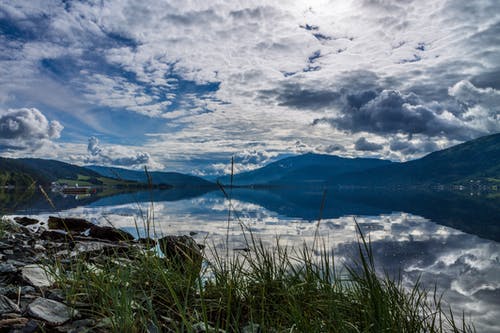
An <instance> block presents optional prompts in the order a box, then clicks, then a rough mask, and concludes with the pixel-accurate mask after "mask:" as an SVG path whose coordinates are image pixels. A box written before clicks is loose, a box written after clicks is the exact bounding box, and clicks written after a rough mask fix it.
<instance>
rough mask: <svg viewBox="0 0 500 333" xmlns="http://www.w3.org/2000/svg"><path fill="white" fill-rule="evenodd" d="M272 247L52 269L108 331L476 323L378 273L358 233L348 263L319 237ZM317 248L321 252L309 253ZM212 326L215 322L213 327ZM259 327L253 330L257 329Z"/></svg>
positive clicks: (132, 256)
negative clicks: (341, 264) (180, 260)
mask: <svg viewBox="0 0 500 333" xmlns="http://www.w3.org/2000/svg"><path fill="white" fill-rule="evenodd" d="M315 250H316V251H313V249H312V248H308V247H307V246H306V245H304V246H302V247H300V248H289V247H285V246H282V245H280V242H279V240H276V244H275V245H274V246H272V247H268V246H266V245H264V243H262V242H260V241H258V240H255V239H254V238H253V237H252V246H251V251H250V252H248V253H247V254H245V255H241V254H240V255H237V254H234V255H232V256H230V257H229V258H228V257H226V256H225V255H220V254H219V253H217V252H216V251H215V250H213V249H212V257H213V259H212V260H211V262H210V263H207V265H206V266H205V267H204V268H203V269H202V270H201V271H200V270H199V267H197V266H196V265H189V263H187V265H186V266H185V267H183V268H182V270H180V269H179V267H178V266H176V265H173V264H172V263H171V262H169V261H168V260H166V259H165V258H161V257H160V256H158V255H157V253H155V251H153V250H140V249H135V250H132V251H131V252H130V253H128V254H127V255H123V254H118V253H117V254H115V255H111V256H104V257H97V258H93V259H91V260H88V258H87V259H83V258H82V259H80V260H74V261H72V262H71V263H70V264H65V265H63V264H62V263H61V262H59V263H58V264H57V265H56V267H54V268H56V269H54V270H53V274H54V275H55V277H56V281H57V284H58V286H59V287H60V288H62V289H64V290H65V292H66V298H67V300H68V302H69V303H72V304H74V305H75V306H76V307H77V308H79V311H80V312H83V313H86V314H87V315H89V316H91V317H94V318H97V319H99V320H101V321H102V322H103V323H106V325H108V329H109V330H111V331H113V332H145V331H147V330H148V328H151V327H153V326H154V327H156V328H158V329H159V330H160V331H166V332H194V331H196V330H195V328H194V327H195V326H196V325H205V326H206V327H209V326H210V327H213V328H214V329H223V330H225V331H227V332H243V328H244V327H249V325H254V326H255V327H257V325H258V327H260V330H261V331H260V332H374V333H375V332H377V333H378V332H395V333H396V332H473V328H472V327H471V326H470V325H468V324H467V323H466V322H465V321H464V320H460V321H459V322H460V323H461V324H458V323H457V321H456V319H455V318H453V316H452V315H451V310H445V309H443V307H442V305H441V302H440V298H439V297H437V294H436V293H435V291H434V292H433V293H429V292H427V291H425V290H424V289H423V288H422V287H421V285H420V284H419V283H417V284H415V286H414V287H413V288H412V289H411V290H407V289H405V288H404V287H403V286H402V284H401V281H400V280H393V279H390V278H389V277H387V276H379V275H378V274H377V273H376V269H375V263H374V259H373V255H372V252H371V249H370V245H369V243H367V241H366V239H364V237H363V235H361V234H360V241H359V244H358V250H359V251H358V258H357V262H356V264H355V265H352V266H348V267H346V268H345V270H343V271H342V272H341V273H339V272H337V271H336V266H335V264H334V263H335V260H334V259H335V258H334V256H333V254H332V253H331V252H330V251H327V249H326V246H324V245H323V246H322V247H321V248H320V249H315ZM318 251H319V253H320V254H319V257H318V256H316V255H315V253H317V252H318ZM214 332H215V330H214ZM255 332H257V331H255Z"/></svg>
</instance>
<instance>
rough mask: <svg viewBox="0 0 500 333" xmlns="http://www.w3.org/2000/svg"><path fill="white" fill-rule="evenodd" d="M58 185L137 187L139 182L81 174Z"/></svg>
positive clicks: (61, 180) (59, 182)
mask: <svg viewBox="0 0 500 333" xmlns="http://www.w3.org/2000/svg"><path fill="white" fill-rule="evenodd" d="M56 183H58V184H61V185H62V184H66V185H68V186H76V185H77V184H78V185H79V186H96V185H97V186H103V187H106V186H118V187H119V186H137V185H138V184H137V182H133V181H126V180H120V179H114V178H107V177H101V176H99V177H90V176H84V175H81V174H78V175H76V178H72V179H65V178H61V179H58V180H57V181H56Z"/></svg>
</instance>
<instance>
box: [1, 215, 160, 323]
mask: <svg viewBox="0 0 500 333" xmlns="http://www.w3.org/2000/svg"><path fill="white" fill-rule="evenodd" d="M144 243H147V244H150V245H154V241H153V240H148V241H147V242H145V240H144V239H142V240H141V239H140V240H134V237H133V236H132V235H131V234H129V233H127V232H124V231H121V230H117V229H114V228H111V227H101V226H96V225H94V224H92V223H90V222H88V221H85V220H82V219H69V218H66V219H61V218H58V217H50V218H49V219H48V221H47V223H45V222H43V221H41V222H40V221H38V220H34V219H30V218H26V217H22V218H15V220H14V221H13V220H6V219H4V220H2V221H0V332H23V333H29V332H89V331H92V332H106V331H108V330H107V329H106V325H105V323H104V324H103V323H97V322H95V320H93V319H90V318H84V317H83V316H82V315H81V314H80V313H79V312H78V311H77V310H75V309H73V308H71V307H70V306H68V304H65V302H64V291H63V290H60V289H56V287H54V286H55V282H56V281H53V278H52V276H53V275H52V274H50V272H49V270H50V269H53V267H54V266H53V265H51V263H53V262H54V261H55V260H58V262H62V263H64V262H65V261H66V262H67V261H70V260H71V258H73V257H76V256H81V255H89V256H96V255H103V254H106V253H107V252H108V251H115V253H116V251H124V252H126V251H127V250H130V249H131V248H132V247H142V246H143V245H142V244H144ZM51 267H52V268H51Z"/></svg>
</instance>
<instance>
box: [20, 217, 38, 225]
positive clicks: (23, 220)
mask: <svg viewBox="0 0 500 333" xmlns="http://www.w3.org/2000/svg"><path fill="white" fill-rule="evenodd" d="M14 221H16V222H17V223H19V224H21V225H24V226H27V225H31V224H37V223H39V222H40V221H38V220H37V219H31V218H29V217H26V216H23V217H14Z"/></svg>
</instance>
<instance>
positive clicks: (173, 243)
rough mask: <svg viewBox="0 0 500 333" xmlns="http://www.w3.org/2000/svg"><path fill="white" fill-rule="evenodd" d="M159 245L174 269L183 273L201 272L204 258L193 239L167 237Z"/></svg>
mask: <svg viewBox="0 0 500 333" xmlns="http://www.w3.org/2000/svg"><path fill="white" fill-rule="evenodd" d="M158 244H159V245H160V249H161V251H162V252H163V254H164V255H165V258H166V259H167V260H168V261H169V262H170V263H171V264H172V267H173V268H175V269H178V270H179V271H181V272H186V271H189V272H191V273H197V272H198V273H199V272H200V270H201V263H202V261H203V256H202V254H201V251H200V247H199V246H198V244H197V243H196V242H195V240H194V239H193V237H190V236H165V237H163V238H160V239H159V240H158Z"/></svg>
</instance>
